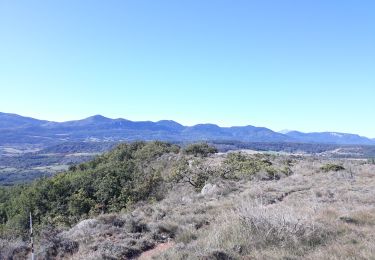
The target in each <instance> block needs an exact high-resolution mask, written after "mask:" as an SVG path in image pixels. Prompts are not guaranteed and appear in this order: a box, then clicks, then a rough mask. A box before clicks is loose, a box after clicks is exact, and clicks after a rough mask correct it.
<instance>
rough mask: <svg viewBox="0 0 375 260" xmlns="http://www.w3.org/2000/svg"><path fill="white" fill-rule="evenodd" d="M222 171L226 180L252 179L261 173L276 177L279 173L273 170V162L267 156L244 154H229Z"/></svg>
mask: <svg viewBox="0 0 375 260" xmlns="http://www.w3.org/2000/svg"><path fill="white" fill-rule="evenodd" d="M222 171H223V172H222V174H221V176H222V177H223V178H226V179H240V178H249V177H250V178H251V177H252V176H253V175H254V174H256V173H258V172H260V171H265V172H266V173H267V174H269V175H272V176H274V175H275V174H276V172H277V171H276V170H275V169H274V168H272V162H271V161H270V160H269V159H268V158H267V156H264V155H255V156H249V155H245V154H242V153H230V154H228V155H227V158H226V159H225V161H224V167H223V169H222Z"/></svg>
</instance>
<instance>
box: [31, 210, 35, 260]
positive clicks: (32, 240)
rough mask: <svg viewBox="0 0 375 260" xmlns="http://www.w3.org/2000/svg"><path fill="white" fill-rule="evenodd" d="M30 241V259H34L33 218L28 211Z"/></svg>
mask: <svg viewBox="0 0 375 260" xmlns="http://www.w3.org/2000/svg"><path fill="white" fill-rule="evenodd" d="M30 242H31V260H35V257H34V235H33V218H32V216H31V211H30Z"/></svg>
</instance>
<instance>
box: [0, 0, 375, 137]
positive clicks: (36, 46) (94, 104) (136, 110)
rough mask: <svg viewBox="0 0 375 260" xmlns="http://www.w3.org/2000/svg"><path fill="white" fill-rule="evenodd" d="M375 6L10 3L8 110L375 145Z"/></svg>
mask: <svg viewBox="0 0 375 260" xmlns="http://www.w3.org/2000/svg"><path fill="white" fill-rule="evenodd" d="M374 13H375V1H365V0H362V1H354V0H352V1H345V0H337V1H334V0H329V1H327V0H305V1H296V0H294V1H290V0H283V1H279V0H274V1H271V0H264V1H263V0H262V1H260V0H259V1H250V0H246V1H245V0H236V1H230V0H226V1H224V0H205V1H202V0H189V1H188V0H181V1H176V0H173V1H172V0H169V1H167V0H158V1H154V0H132V1H130V0H128V1H126V0H118V1H114V0H109V1H94V0H86V1H85V0H80V1H76V0H64V1H47V0H46V1H41V0H17V1H14V0H0V91H1V92H0V111H2V112H12V113H18V114H22V115H27V116H33V117H36V118H41V119H49V120H57V121H63V120H69V119H79V118H83V117H87V116H90V115H93V114H103V115H105V116H108V117H123V118H127V119H131V120H153V121H156V120H160V119H173V120H176V121H178V122H180V123H183V124H186V125H191V124H195V123H206V122H211V123H216V124H219V125H222V126H229V125H248V124H251V125H256V126H266V127H269V128H271V129H273V130H281V129H284V128H288V129H297V130H301V131H324V130H327V131H328V130H329V131H342V132H353V133H358V134H361V135H365V136H369V137H373V138H374V137H375V123H374V122H373V119H374V112H375V102H374V99H375V15H374Z"/></svg>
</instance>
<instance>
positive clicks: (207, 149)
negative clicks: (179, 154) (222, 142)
mask: <svg viewBox="0 0 375 260" xmlns="http://www.w3.org/2000/svg"><path fill="white" fill-rule="evenodd" d="M183 152H184V153H185V154H188V155H194V156H201V157H207V156H208V155H210V154H214V153H217V152H218V150H217V148H216V147H215V146H211V145H209V144H207V143H197V144H190V145H188V146H186V147H185V148H184V149H183Z"/></svg>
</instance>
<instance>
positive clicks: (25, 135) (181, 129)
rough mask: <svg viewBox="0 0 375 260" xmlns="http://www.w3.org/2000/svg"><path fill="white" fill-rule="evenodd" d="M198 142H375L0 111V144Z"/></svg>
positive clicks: (338, 135)
mask: <svg viewBox="0 0 375 260" xmlns="http://www.w3.org/2000/svg"><path fill="white" fill-rule="evenodd" d="M134 140H164V141H178V142H180V141H182V142H191V141H202V140H207V141H209V140H227V141H230V140H233V141H242V142H301V143H323V144H326V143H329V144H342V145H353V144H358V145H375V139H370V138H367V137H362V136H359V135H355V134H346V133H336V132H323V133H302V132H298V131H285V132H283V133H280V132H275V131H272V130H271V129H268V128H265V127H255V126H251V125H248V126H233V127H220V126H218V125H215V124H197V125H194V126H183V125H181V124H179V123H177V122H175V121H172V120H161V121H158V122H152V121H130V120H127V119H122V118H117V119H111V118H107V117H104V116H102V115H95V116H91V117H88V118H85V119H81V120H73V121H66V122H53V121H46V120H39V119H34V118H30V117H23V116H20V115H16V114H9V113H1V112H0V145H5V144H40V145H41V146H45V145H51V144H52V145H54V144H59V143H61V142H74V141H134Z"/></svg>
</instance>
